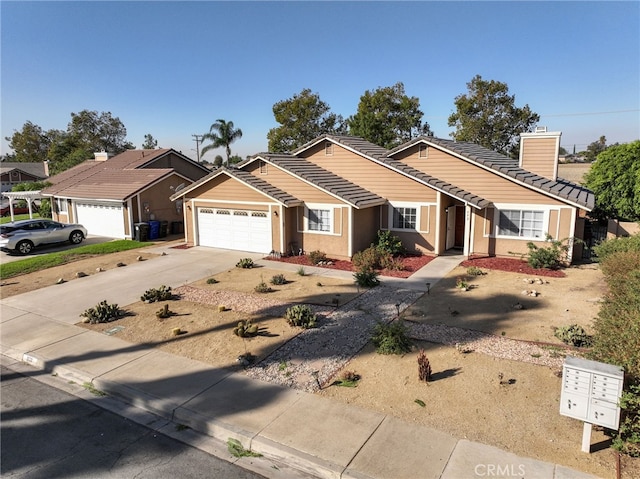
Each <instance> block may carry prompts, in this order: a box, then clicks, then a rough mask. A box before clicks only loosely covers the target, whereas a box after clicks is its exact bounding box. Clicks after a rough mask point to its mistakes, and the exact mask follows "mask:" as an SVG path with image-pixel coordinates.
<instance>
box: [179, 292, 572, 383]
mask: <svg viewBox="0 0 640 479" xmlns="http://www.w3.org/2000/svg"><path fill="white" fill-rule="evenodd" d="M174 293H176V294H178V295H180V297H181V298H182V299H184V300H186V301H192V302H198V303H204V304H211V305H218V304H224V305H225V306H227V307H229V308H231V309H234V310H236V311H242V312H246V313H255V312H257V311H261V312H262V313H263V314H269V315H274V316H283V315H284V312H285V310H286V309H287V307H288V306H290V303H286V302H281V301H274V300H270V299H266V298H260V297H258V296H255V295H247V294H245V293H239V292H234V291H206V290H203V289H200V288H194V287H192V286H181V287H178V288H176V289H175V290H174ZM421 295H422V293H421V292H418V291H414V290H410V289H397V288H392V287H388V286H384V285H381V286H378V287H376V288H373V289H370V290H368V291H366V292H365V293H363V294H362V295H360V296H359V297H358V298H356V299H355V300H353V301H351V302H349V303H347V304H345V305H342V306H341V307H340V308H338V309H335V308H334V307H329V306H317V305H312V306H311V307H312V309H313V311H314V312H315V313H316V314H317V316H318V324H319V326H318V327H316V328H313V329H308V330H303V331H301V333H300V334H299V335H297V336H296V337H294V338H293V339H291V340H290V341H288V342H287V343H285V344H284V345H283V346H281V347H280V348H278V349H277V350H276V351H275V352H273V353H272V354H271V355H269V356H268V357H267V358H265V359H264V360H262V361H261V362H260V363H258V364H255V365H252V366H250V367H248V368H247V369H246V373H247V374H248V375H249V376H250V377H252V378H255V379H260V380H263V381H268V382H272V383H276V384H280V385H285V386H289V387H292V388H296V389H301V390H304V391H308V392H315V391H317V390H319V389H320V388H321V387H324V386H325V385H327V384H329V383H330V382H331V381H332V380H333V378H334V376H335V375H336V373H338V372H339V371H340V370H341V369H342V368H343V367H344V366H345V365H346V364H347V363H348V362H349V360H350V359H351V358H352V357H353V356H354V355H355V354H357V353H358V351H360V349H362V348H363V347H364V346H365V344H367V342H368V341H369V339H370V338H371V333H372V329H373V327H374V326H375V325H376V324H377V323H378V322H389V321H392V320H393V319H395V318H397V317H398V312H400V313H402V311H404V310H405V309H406V308H408V307H409V306H410V305H411V304H413V303H414V302H415V301H416V300H417V299H418V298H419V297H420V296H421ZM406 324H407V326H408V332H409V336H410V337H411V338H412V339H415V340H420V341H429V342H434V343H441V344H446V345H451V346H455V347H456V348H458V349H459V350H461V351H463V352H471V351H475V352H481V353H483V354H487V355H490V356H493V357H497V358H501V359H511V360H515V361H523V362H528V363H533V364H539V365H545V366H551V367H556V368H560V367H561V366H562V362H563V360H564V358H563V357H562V356H560V355H558V354H557V353H556V352H555V351H554V350H553V349H548V348H547V349H545V348H543V347H541V346H538V345H536V344H532V343H528V342H524V341H516V340H511V339H506V338H501V337H498V336H493V335H489V334H485V333H482V332H479V331H471V330H468V329H462V328H456V327H450V326H445V325H441V324H418V323H413V322H409V321H407V323H406Z"/></svg>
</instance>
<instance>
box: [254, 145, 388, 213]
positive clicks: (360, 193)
mask: <svg viewBox="0 0 640 479" xmlns="http://www.w3.org/2000/svg"><path fill="white" fill-rule="evenodd" d="M262 158H264V159H265V160H267V161H269V162H271V163H273V164H274V165H276V166H278V167H280V168H282V169H284V170H286V171H288V172H290V173H293V174H294V175H296V176H298V177H299V178H302V179H303V180H305V181H307V182H308V183H311V184H313V185H315V186H317V187H318V188H320V189H322V190H324V191H326V192H328V193H330V194H332V195H334V196H336V197H338V198H340V199H342V200H344V201H346V202H347V203H349V204H351V205H352V206H354V207H356V208H368V207H371V206H376V205H380V204H383V203H385V202H386V199H385V198H383V197H382V196H378V195H377V194H375V193H372V192H371V191H369V190H366V189H364V188H362V187H361V186H358V185H356V184H355V183H352V182H350V181H348V180H345V179H344V178H342V177H340V176H338V175H336V174H335V173H331V172H330V171H328V170H325V169H324V168H321V167H319V166H318V165H316V164H314V163H311V162H310V161H307V160H305V159H304V158H298V157H295V156H291V155H286V154H285V155H280V154H267V155H262Z"/></svg>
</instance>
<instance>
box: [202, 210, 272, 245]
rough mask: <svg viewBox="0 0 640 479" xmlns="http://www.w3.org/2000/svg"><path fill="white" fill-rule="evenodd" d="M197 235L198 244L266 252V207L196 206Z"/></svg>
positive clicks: (268, 232)
mask: <svg viewBox="0 0 640 479" xmlns="http://www.w3.org/2000/svg"><path fill="white" fill-rule="evenodd" d="M196 236H197V238H198V244H199V245H200V246H210V247H214V248H223V249H231V250H237V251H250V252H255V253H268V252H269V251H271V249H272V246H271V218H270V216H269V214H268V213H267V212H265V211H255V210H248V209H247V210H245V209H232V208H206V207H199V208H198V210H197V231H196Z"/></svg>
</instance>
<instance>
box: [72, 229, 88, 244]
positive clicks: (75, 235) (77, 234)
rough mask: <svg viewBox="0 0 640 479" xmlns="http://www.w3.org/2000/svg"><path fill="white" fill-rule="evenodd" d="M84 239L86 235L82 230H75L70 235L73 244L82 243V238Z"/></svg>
mask: <svg viewBox="0 0 640 479" xmlns="http://www.w3.org/2000/svg"><path fill="white" fill-rule="evenodd" d="M83 239H84V235H83V234H82V231H77V230H76V231H73V232H72V233H71V234H70V235H69V241H70V242H71V243H72V244H80V243H82V240H83Z"/></svg>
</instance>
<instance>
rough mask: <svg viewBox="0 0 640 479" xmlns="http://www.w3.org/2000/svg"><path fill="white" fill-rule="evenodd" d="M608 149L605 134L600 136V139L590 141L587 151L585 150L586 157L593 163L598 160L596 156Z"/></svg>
mask: <svg viewBox="0 0 640 479" xmlns="http://www.w3.org/2000/svg"><path fill="white" fill-rule="evenodd" d="M606 149H607V138H606V137H605V136H604V135H603V136H601V137H600V138H598V141H594V142H592V143H589V146H587V151H586V152H585V159H586V160H587V161H588V162H589V163H591V162H593V161H596V158H597V157H598V155H599V154H600V153H602V152H603V151H604V150H606Z"/></svg>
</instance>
